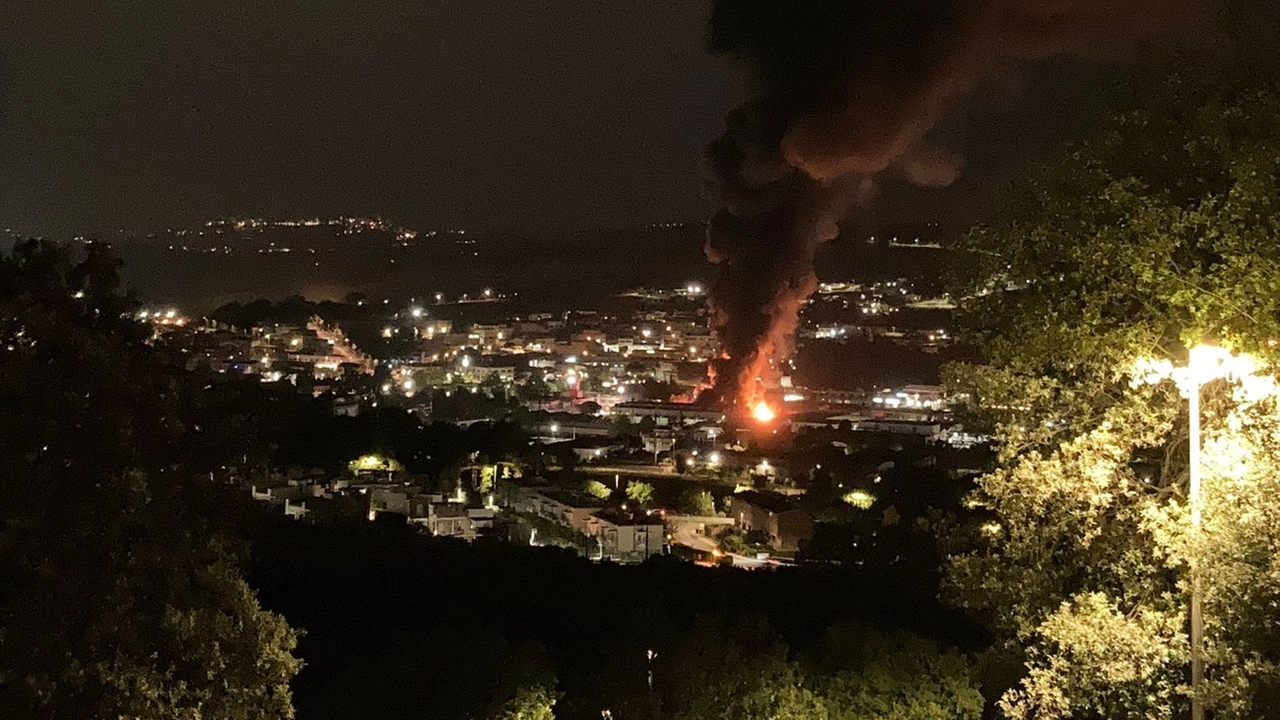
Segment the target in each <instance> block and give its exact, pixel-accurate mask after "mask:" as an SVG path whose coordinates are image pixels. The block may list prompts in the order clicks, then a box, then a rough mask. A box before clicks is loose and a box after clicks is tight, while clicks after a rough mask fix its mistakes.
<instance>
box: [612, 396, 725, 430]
mask: <svg viewBox="0 0 1280 720" xmlns="http://www.w3.org/2000/svg"><path fill="white" fill-rule="evenodd" d="M613 414H614V415H621V416H623V417H625V418H627V419H628V420H630V421H631V422H633V423H638V422H640V421H641V420H643V419H644V418H647V417H649V418H653V420H654V422H655V423H656V424H658V425H674V426H683V425H692V424H694V423H697V422H702V421H711V422H719V421H720V420H721V419H723V418H724V412H723V411H721V410H717V409H715V408H710V407H706V406H703V405H694V404H692V403H668V402H625V403H618V404H617V405H614V406H613Z"/></svg>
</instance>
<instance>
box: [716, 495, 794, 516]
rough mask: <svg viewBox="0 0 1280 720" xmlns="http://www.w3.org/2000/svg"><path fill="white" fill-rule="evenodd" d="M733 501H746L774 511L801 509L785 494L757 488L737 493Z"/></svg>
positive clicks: (782, 511)
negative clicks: (765, 491) (766, 491)
mask: <svg viewBox="0 0 1280 720" xmlns="http://www.w3.org/2000/svg"><path fill="white" fill-rule="evenodd" d="M733 501H734V502H745V503H747V504H750V505H754V506H756V507H758V508H762V509H764V510H768V511H769V512H772V513H784V512H790V511H792V510H799V509H800V508H798V507H796V505H795V503H793V502H792V501H791V499H790V498H788V497H787V496H785V495H779V494H777V493H762V492H756V491H755V490H747V491H746V492H740V493H737V494H736V495H734V496H733Z"/></svg>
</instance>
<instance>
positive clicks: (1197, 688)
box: [1174, 345, 1257, 720]
mask: <svg viewBox="0 0 1280 720" xmlns="http://www.w3.org/2000/svg"><path fill="white" fill-rule="evenodd" d="M1256 369H1257V367H1256V365H1255V364H1254V361H1253V358H1251V357H1249V356H1248V355H1233V354H1231V353H1230V352H1228V351H1226V350H1224V349H1222V348H1220V347H1216V346H1213V345H1196V346H1195V347H1192V348H1191V352H1190V354H1189V357H1188V362H1187V366H1186V367H1185V368H1179V369H1178V370H1175V371H1174V378H1175V380H1176V381H1177V382H1178V387H1179V388H1180V389H1181V390H1182V392H1184V393H1186V395H1187V405H1188V407H1187V414H1188V426H1189V428H1188V429H1189V432H1188V435H1189V438H1188V444H1189V447H1188V450H1189V452H1188V465H1189V466H1190V467H1189V468H1188V476H1189V478H1188V483H1187V486H1188V487H1187V495H1188V504H1189V505H1190V510H1191V532H1192V533H1193V535H1195V536H1197V537H1198V536H1199V535H1200V525H1201V499H1200V471H1201V467H1200V466H1201V461H1200V390H1201V388H1202V387H1203V386H1204V384H1205V383H1208V382H1211V381H1213V380H1219V379H1222V378H1240V377H1243V376H1246V375H1252V374H1253V373H1254V371H1255V370H1256ZM1202 598H1203V592H1202V589H1201V587H1200V570H1199V568H1197V567H1196V566H1195V559H1194V558H1192V564H1191V720H1204V613H1203V610H1202V608H1201V602H1202Z"/></svg>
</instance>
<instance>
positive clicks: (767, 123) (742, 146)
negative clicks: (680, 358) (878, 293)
mask: <svg viewBox="0 0 1280 720" xmlns="http://www.w3.org/2000/svg"><path fill="white" fill-rule="evenodd" d="M1217 1H1218V0H716V1H715V2H714V5H713V9H712V15H711V20H710V24H709V42H710V45H711V49H712V51H713V52H716V53H718V54H724V55H729V56H731V57H734V58H735V59H738V60H740V61H741V62H743V63H744V64H745V66H746V68H747V70H748V73H749V81H750V83H751V85H750V86H751V90H752V97H751V99H749V100H748V101H747V102H746V103H745V104H743V105H742V106H741V107H738V108H737V109H735V110H733V111H732V112H731V113H730V114H729V116H728V117H727V118H726V121H725V126H726V127H725V133H724V135H723V136H721V137H720V138H719V139H717V140H715V141H714V142H712V143H711V144H710V145H709V146H708V147H707V149H706V151H705V158H704V162H705V165H706V173H707V189H708V192H709V194H710V195H711V196H712V197H714V198H715V200H716V201H717V202H718V203H719V204H720V210H719V211H718V212H717V213H716V215H715V217H713V218H712V221H711V225H710V229H709V231H708V235H707V247H706V252H707V257H708V258H709V259H710V260H711V261H712V262H714V263H717V264H719V266H720V276H719V278H718V279H717V281H716V284H715V286H714V288H713V289H712V295H711V304H712V310H713V316H712V325H713V327H714V329H715V330H716V332H717V334H718V336H719V339H720V342H721V345H722V347H723V349H724V352H725V356H724V357H722V358H721V359H720V361H719V362H718V363H717V364H716V366H715V367H714V368H713V372H714V378H715V386H716V388H715V395H716V397H717V398H718V399H720V400H721V401H722V402H723V403H725V404H726V406H729V407H733V406H738V407H739V408H741V407H743V406H744V405H749V404H754V402H755V401H756V400H757V398H758V396H759V392H760V385H761V382H762V380H764V379H766V378H769V377H770V376H771V375H774V374H776V371H777V369H776V368H775V367H774V365H775V364H776V363H777V362H779V361H781V360H782V359H784V358H785V357H786V356H787V355H789V354H790V351H791V342H792V336H793V335H794V333H795V329H796V323H797V313H798V312H799V310H800V307H801V305H802V304H803V303H804V301H805V299H806V298H808V297H809V295H811V294H812V293H813V291H814V289H815V288H816V286H817V278H816V276H815V274H814V269H813V260H814V255H815V253H816V252H817V249H818V247H819V246H820V245H821V244H822V243H824V242H826V241H828V240H830V239H832V238H834V237H835V236H836V233H837V224H838V222H839V220H840V218H841V217H842V216H843V215H844V213H845V212H846V211H847V210H849V209H850V207H851V206H856V205H858V204H865V203H867V202H870V200H871V199H872V198H873V197H874V195H875V187H876V182H877V179H878V178H880V177H882V176H883V175H884V174H886V173H890V174H892V175H893V176H894V177H899V178H902V179H905V180H906V181H908V182H911V183H914V184H917V185H922V186H929V187H941V186H946V185H949V184H950V183H951V182H953V181H954V180H955V178H956V177H957V175H958V174H959V172H960V170H961V168H962V165H963V159H962V158H961V157H960V156H959V155H958V154H957V153H955V152H953V151H951V150H950V149H948V148H946V147H944V146H942V145H940V144H937V143H936V142H934V141H933V140H932V139H931V138H930V137H929V134H930V132H931V131H932V130H934V129H935V128H937V127H938V125H939V124H940V123H942V122H943V120H944V119H945V117H946V115H947V114H948V113H949V112H950V111H952V110H953V109H955V107H956V106H957V105H958V104H960V103H961V102H962V101H963V100H964V99H965V97H966V96H967V95H968V94H969V93H970V91H972V90H973V89H974V87H975V86H976V85H977V84H978V83H979V82H980V81H982V79H983V78H984V77H987V76H988V75H990V74H991V73H993V72H995V71H998V70H1003V69H1005V68H1006V67H1008V66H1009V65H1010V64H1012V63H1016V62H1018V61H1024V60H1034V59H1038V58H1047V57H1055V56H1070V57H1078V58H1081V59H1089V60H1116V59H1124V58H1126V57H1129V56H1131V55H1133V54H1134V53H1136V52H1138V51H1139V50H1140V49H1141V48H1142V47H1144V46H1145V45H1146V44H1147V43H1149V42H1151V41H1153V40H1162V39H1167V38H1174V37H1177V36H1179V35H1180V34H1183V33H1188V32H1190V31H1200V32H1203V31H1204V28H1205V27H1206V23H1208V22H1209V21H1210V20H1211V19H1213V18H1215V17H1216V15H1215V12H1214V11H1215V10H1216V8H1215V7H1214V6H1213V3H1215V2H1217Z"/></svg>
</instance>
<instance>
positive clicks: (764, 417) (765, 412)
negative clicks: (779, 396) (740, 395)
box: [751, 400, 778, 423]
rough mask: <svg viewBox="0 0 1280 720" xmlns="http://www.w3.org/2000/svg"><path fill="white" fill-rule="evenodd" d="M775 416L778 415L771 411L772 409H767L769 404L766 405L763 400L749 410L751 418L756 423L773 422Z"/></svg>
mask: <svg viewBox="0 0 1280 720" xmlns="http://www.w3.org/2000/svg"><path fill="white" fill-rule="evenodd" d="M777 416H778V414H777V413H775V412H774V411H773V408H771V407H769V403H766V402H765V401H763V400H761V401H760V402H758V403H756V404H755V407H753V408H751V417H753V418H755V419H756V422H762V423H767V422H773V419H774V418H775V417H777Z"/></svg>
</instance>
